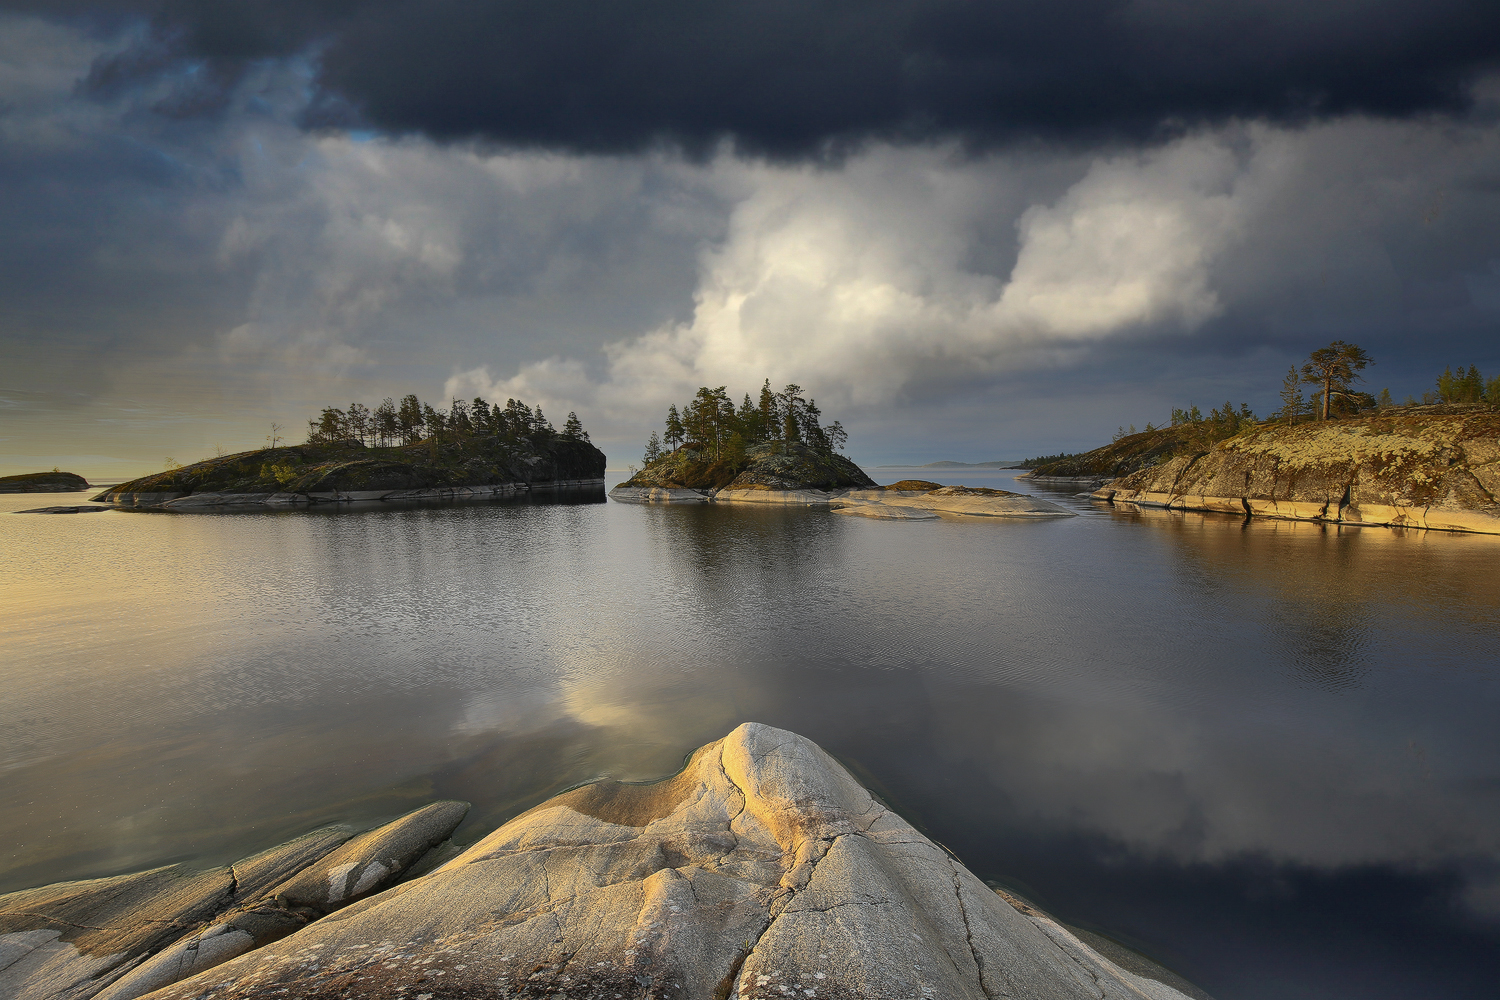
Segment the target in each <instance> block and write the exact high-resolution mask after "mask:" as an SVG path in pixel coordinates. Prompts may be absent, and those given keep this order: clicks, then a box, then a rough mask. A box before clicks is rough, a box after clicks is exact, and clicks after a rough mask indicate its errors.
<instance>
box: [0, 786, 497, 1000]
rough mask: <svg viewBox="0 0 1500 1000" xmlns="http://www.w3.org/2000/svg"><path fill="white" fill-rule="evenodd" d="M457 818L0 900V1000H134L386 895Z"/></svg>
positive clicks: (428, 819) (315, 837) (326, 833)
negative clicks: (347, 906) (205, 867)
mask: <svg viewBox="0 0 1500 1000" xmlns="http://www.w3.org/2000/svg"><path fill="white" fill-rule="evenodd" d="M467 811H468V806H467V804H465V803H461V802H438V803H434V804H432V805H429V806H426V807H424V808H422V809H419V810H416V811H415V812H412V813H408V814H407V815H406V816H403V817H401V818H400V819H397V820H394V821H393V822H391V823H387V824H386V825H385V826H382V827H379V828H378V829H375V830H372V831H369V832H368V833H364V834H360V835H359V836H354V832H353V831H352V830H349V829H347V828H344V827H332V828H328V829H323V830H317V831H314V832H312V833H309V834H306V835H304V836H302V837H298V838H297V839H295V840H292V841H289V842H287V843H285V844H281V845H280V846H277V847H273V848H271V849H270V850H268V851H262V852H261V853H259V854H256V855H253V856H251V857H248V858H245V859H244V860H242V861H238V862H235V863H234V864H233V865H228V866H225V867H222V868H214V869H210V870H208V871H188V870H185V869H183V868H182V867H181V866H177V865H173V866H169V867H166V868H158V869H154V870H152V871H147V872H139V873H136V874H132V875H120V876H116V877H114V878H103V879H90V880H87V881H82V882H61V883H57V884H55V885H49V886H42V887H40V888H37V889H26V890H22V891H21V892H14V893H10V894H9V895H5V896H0V996H4V997H14V998H16V1000H51V998H67V1000H85V998H89V997H95V996H97V997H99V998H100V1000H133V998H135V997H138V996H142V995H144V994H146V993H149V992H151V991H152V990H154V989H157V988H159V987H162V986H166V985H169V984H171V983H174V982H177V981H178V980H180V979H183V978H186V977H188V976H191V975H194V974H196V973H199V972H202V971H204V970H205V969H211V968H213V967H214V966H216V965H218V964H219V963H221V962H224V961H226V960H228V959H231V958H233V957H235V956H236V955H240V954H243V953H244V952H246V951H248V950H250V949H252V948H256V947H259V946H261V945H263V944H266V943H268V942H271V941H275V940H278V939H280V938H282V937H285V936H286V935H288V934H290V933H292V932H293V931H295V930H297V929H299V928H301V927H303V926H305V925H306V924H308V923H309V922H310V921H313V920H316V919H318V918H319V917H322V916H323V915H325V914H326V913H328V912H331V911H332V910H334V909H337V908H338V907H339V906H342V905H345V904H347V903H349V902H351V901H353V900H356V899H359V898H361V897H362V896H365V895H369V894H370V893H374V892H378V891H379V890H381V889H384V888H386V887H387V886H389V885H391V884H392V883H393V882H394V881H396V880H397V879H399V878H400V877H401V875H402V874H403V873H404V872H405V871H406V870H407V869H408V868H409V867H411V866H412V864H413V863H415V862H417V861H418V859H420V858H421V857H422V855H423V854H425V853H426V852H427V851H428V850H430V849H432V848H433V847H434V846H435V845H437V844H439V843H441V842H442V841H444V840H446V839H447V837H448V836H449V835H450V834H451V833H452V832H453V829H454V828H455V827H456V826H457V825H458V824H459V822H461V821H462V819H463V817H464V814H465V813H466V812H467ZM351 838H352V839H351Z"/></svg>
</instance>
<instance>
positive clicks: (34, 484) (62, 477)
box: [0, 469, 89, 493]
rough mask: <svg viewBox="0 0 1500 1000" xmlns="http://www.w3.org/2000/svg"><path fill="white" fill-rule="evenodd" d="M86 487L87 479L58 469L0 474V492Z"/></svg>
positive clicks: (67, 490)
mask: <svg viewBox="0 0 1500 1000" xmlns="http://www.w3.org/2000/svg"><path fill="white" fill-rule="evenodd" d="M88 488H89V481H88V480H87V479H84V478H83V477H82V476H79V475H75V474H73V473H71V472H62V471H60V470H58V469H53V470H52V471H51V472H27V473H23V474H21V475H19V476H0V493H77V492H78V491H79V490H86V489H88Z"/></svg>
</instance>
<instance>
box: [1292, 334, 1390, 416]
mask: <svg viewBox="0 0 1500 1000" xmlns="http://www.w3.org/2000/svg"><path fill="white" fill-rule="evenodd" d="M1374 363H1375V362H1374V361H1372V360H1371V358H1370V356H1369V355H1368V354H1366V353H1365V350H1364V348H1362V347H1359V346H1357V345H1355V344H1346V343H1344V342H1343V341H1342V340H1335V341H1334V342H1333V343H1331V344H1329V345H1328V346H1327V347H1320V348H1318V349H1317V350H1316V351H1313V352H1312V355H1311V357H1309V358H1308V361H1307V364H1305V365H1303V366H1302V381H1304V382H1311V383H1312V384H1314V385H1317V386H1321V387H1322V388H1321V391H1320V395H1321V397H1322V407H1321V410H1322V415H1321V419H1323V420H1327V419H1328V415H1329V413H1331V412H1332V409H1333V399H1334V397H1335V396H1337V397H1339V398H1340V399H1349V398H1350V397H1351V396H1352V395H1353V393H1352V392H1351V390H1350V386H1351V385H1352V384H1353V383H1355V382H1362V381H1364V377H1363V376H1361V375H1360V374H1359V373H1360V372H1361V371H1363V370H1364V368H1365V366H1366V365H1372V364H1374Z"/></svg>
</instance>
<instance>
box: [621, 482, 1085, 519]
mask: <svg viewBox="0 0 1500 1000" xmlns="http://www.w3.org/2000/svg"><path fill="white" fill-rule="evenodd" d="M609 496H610V499H611V500H616V501H618V502H620V503H669V504H670V503H728V504H771V505H774V506H781V507H826V508H828V509H829V510H832V511H834V512H835V513H838V514H847V515H852V516H857V517H869V518H874V519H876V520H886V521H932V520H937V519H938V518H939V516H940V515H942V514H956V515H967V516H971V517H1073V516H1074V512H1073V511H1071V510H1068V509H1067V508H1066V507H1062V506H1059V505H1058V504H1055V503H1050V502H1049V501H1046V500H1042V499H1039V498H1037V497H1032V496H1027V495H1026V494H1024V493H1011V492H1009V491H1006V490H992V489H984V488H981V487H970V486H941V485H939V484H937V483H929V482H925V481H922V480H904V481H902V482H899V483H896V484H894V485H891V486H873V485H872V486H870V487H869V488H864V487H855V488H846V489H831V490H825V489H819V488H817V487H815V486H809V485H805V484H799V483H796V482H795V481H794V482H790V483H786V484H784V486H783V488H775V487H770V486H760V485H749V486H742V485H734V484H732V485H730V486H726V487H724V488H722V489H712V488H707V489H689V488H687V487H682V486H676V487H666V486H632V485H630V484H629V483H624V484H621V485H619V486H616V487H615V488H614V489H612V490H610V491H609Z"/></svg>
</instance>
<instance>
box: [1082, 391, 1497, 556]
mask: <svg viewBox="0 0 1500 1000" xmlns="http://www.w3.org/2000/svg"><path fill="white" fill-rule="evenodd" d="M1092 495H1093V496H1094V498H1095V499H1098V500H1104V501H1108V502H1111V503H1131V504H1137V505H1140V506H1147V507H1162V508H1166V509H1169V510H1198V511H1218V512H1223V513H1230V514H1239V515H1246V516H1251V517H1270V518H1279V519H1288V520H1303V521H1323V522H1328V523H1332V524H1342V525H1366V526H1378V527H1398V528H1425V529H1428V530H1437V531H1464V532H1476V533H1480V534H1492V535H1493V534H1500V413H1497V412H1495V411H1494V410H1493V409H1492V408H1490V407H1467V408H1457V407H1449V408H1437V407H1433V408H1423V409H1421V410H1418V411H1415V412H1402V411H1396V412H1393V413H1388V414H1378V415H1374V416H1369V417H1363V418H1359V419H1353V420H1338V421H1327V422H1318V423H1308V424H1301V425H1296V426H1287V425H1284V424H1271V425H1262V426H1258V427H1255V428H1253V429H1252V430H1250V431H1248V432H1245V433H1242V434H1239V435H1236V436H1235V437H1232V438H1230V439H1228V440H1226V441H1222V442H1220V443H1218V444H1216V445H1214V446H1213V448H1212V449H1210V450H1208V451H1206V452H1198V453H1194V454H1188V455H1179V456H1176V457H1174V458H1172V459H1170V460H1168V461H1165V462H1162V463H1160V464H1157V465H1152V466H1148V467H1146V468H1143V469H1141V470H1139V471H1137V472H1134V473H1131V474H1130V475H1127V476H1124V477H1122V478H1119V479H1116V480H1114V481H1113V482H1110V483H1108V484H1105V485H1102V486H1100V488H1098V489H1097V490H1095V491H1094V493H1093V494H1092Z"/></svg>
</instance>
